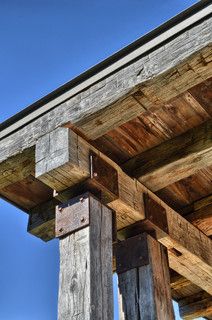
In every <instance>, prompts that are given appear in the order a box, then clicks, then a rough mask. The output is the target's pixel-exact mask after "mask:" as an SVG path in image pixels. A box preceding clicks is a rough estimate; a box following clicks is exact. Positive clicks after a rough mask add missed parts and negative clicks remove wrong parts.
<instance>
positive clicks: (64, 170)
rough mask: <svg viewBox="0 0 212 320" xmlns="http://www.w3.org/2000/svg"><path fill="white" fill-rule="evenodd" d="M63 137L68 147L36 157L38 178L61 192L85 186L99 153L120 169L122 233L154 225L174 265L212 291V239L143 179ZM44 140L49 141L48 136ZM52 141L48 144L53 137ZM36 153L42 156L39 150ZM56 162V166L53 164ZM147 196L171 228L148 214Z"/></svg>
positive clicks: (73, 137)
mask: <svg viewBox="0 0 212 320" xmlns="http://www.w3.org/2000/svg"><path fill="white" fill-rule="evenodd" d="M60 135H61V136H62V135H64V141H66V144H65V146H64V145H63V147H62V148H61V149H60V151H58V149H57V147H56V144H57V143H56V141H55V148H56V149H55V150H56V151H55V150H53V152H49V151H48V152H46V153H45V152H44V150H43V152H42V155H43V156H42V159H41V158H40V157H38V158H37V164H36V175H37V178H38V179H40V180H41V181H43V182H44V183H46V184H47V185H49V186H50V187H51V188H53V189H56V190H57V191H59V192H62V191H63V190H66V189H67V188H68V187H70V186H73V185H75V187H76V184H77V183H82V181H86V180H87V179H89V178H90V154H91V151H92V152H95V153H96V154H97V155H98V157H99V158H100V159H102V160H104V161H105V162H106V163H107V164H108V165H110V166H111V167H112V168H113V169H115V170H116V171H117V179H118V188H119V190H118V198H117V199H114V200H112V201H111V202H109V203H108V206H109V207H110V208H111V209H113V210H115V211H116V213H117V226H118V229H119V230H120V229H123V228H124V227H127V226H129V225H132V224H133V223H135V222H137V221H140V222H139V225H138V227H139V228H140V229H141V230H142V229H143V228H146V226H148V223H149V222H150V224H151V227H152V228H153V229H154V230H155V231H156V235H157V239H158V241H159V242H160V243H161V244H163V245H164V246H165V247H166V248H167V249H168V255H169V264H170V267H171V268H172V269H174V270H175V271H177V272H178V273H179V274H181V275H182V276H184V277H186V278H187V279H189V280H190V281H192V282H193V283H195V284H196V285H197V286H199V287H201V288H202V289H203V290H205V291H207V292H209V293H211V292H212V290H211V288H212V267H211V265H212V257H211V254H210V253H211V249H212V247H211V246H212V243H211V240H210V239H209V238H208V237H207V236H206V235H204V234H203V233H202V232H200V231H199V230H198V229H197V228H195V227H194V226H193V225H192V224H191V223H189V222H188V221H187V220H186V219H185V218H183V217H182V216H181V215H179V214H178V213H177V212H176V211H174V210H173V209H172V208H170V207H169V206H168V205H166V204H165V203H164V202H163V201H161V200H160V199H159V198H158V197H157V196H156V195H155V194H153V193H152V192H151V191H149V190H148V189H147V188H146V187H145V186H144V185H142V184H141V183H140V182H139V181H137V180H136V179H133V178H130V177H129V176H128V175H127V174H125V173H124V172H123V171H122V169H121V168H120V167H119V166H118V165H116V164H115V163H114V162H113V161H111V160H110V159H109V158H107V157H106V156H104V155H103V154H101V153H100V152H98V151H97V150H95V149H94V148H93V147H92V146H91V145H89V143H88V142H86V141H85V140H83V139H82V138H80V137H78V136H77V135H76V134H75V133H74V132H71V131H69V130H68V129H66V128H61V129H60ZM53 136H54V135H53ZM67 137H68V139H67ZM42 139H46V138H45V137H43V138H42ZM47 140H48V141H49V137H48V139H47ZM50 143H51V142H50ZM42 145H43V144H42V140H39V141H38V143H37V146H36V148H39V147H40V146H41V147H42ZM70 146H71V147H70ZM47 150H51V149H46V151H47ZM55 152H56V153H55ZM36 153H37V154H38V155H39V150H37V151H36ZM67 155H68V156H67ZM55 158H56V162H55V164H54V159H55ZM47 163H50V164H51V167H48V166H47ZM46 168H47V169H48V168H49V169H50V171H46ZM52 173H53V174H54V177H53V174H52ZM94 176H95V174H94ZM97 176H98V175H97ZM103 178H104V166H103V167H102V175H101V171H100V173H99V176H98V179H99V183H103V184H104V181H105V180H104V179H103ZM107 178H108V177H107ZM70 192H71V191H70ZM66 193H67V194H68V193H69V191H67V190H66ZM70 194H71V193H70ZM144 194H148V196H149V198H150V200H151V201H154V203H156V205H155V206H154V207H155V208H156V209H158V208H159V209H160V212H162V211H163V213H162V215H163V217H165V219H166V228H163V226H162V225H161V224H160V222H158V221H157V219H156V216H155V219H156V220H155V219H154V217H153V218H151V214H150V215H148V214H147V210H149V209H148V208H147V204H144V201H143V195H144ZM144 206H145V208H144ZM151 207H152V206H150V208H151ZM161 208H162V210H161ZM140 223H141V224H140Z"/></svg>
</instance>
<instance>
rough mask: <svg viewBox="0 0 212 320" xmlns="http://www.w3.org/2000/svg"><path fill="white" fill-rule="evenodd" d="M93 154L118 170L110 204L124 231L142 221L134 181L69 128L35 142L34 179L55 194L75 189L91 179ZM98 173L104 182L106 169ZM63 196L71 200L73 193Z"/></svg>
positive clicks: (106, 178) (142, 211)
mask: <svg viewBox="0 0 212 320" xmlns="http://www.w3.org/2000/svg"><path fill="white" fill-rule="evenodd" d="M92 152H94V153H95V154H97V155H98V156H99V157H100V158H101V159H102V160H103V161H105V162H106V163H108V164H110V165H111V164H112V165H111V167H112V168H114V169H115V170H116V171H117V180H118V197H117V199H115V200H114V201H112V202H111V203H110V207H111V208H112V209H113V210H115V211H117V212H118V218H117V224H118V228H119V229H120V228H123V227H125V226H126V225H128V224H132V223H134V222H136V221H139V220H140V219H142V218H144V210H143V203H142V201H141V195H140V194H139V193H138V192H137V183H136V181H135V180H133V179H131V178H130V177H128V176H127V175H126V174H125V173H124V172H123V171H122V170H121V169H120V168H119V167H118V166H117V165H116V164H115V163H114V162H112V161H111V160H110V159H108V158H107V157H106V156H104V155H103V154H102V153H100V152H99V151H98V150H96V149H95V148H94V147H92V146H91V145H90V144H89V143H88V142H86V141H85V140H84V139H82V138H81V137H79V136H78V135H76V134H75V133H74V132H73V131H71V130H70V129H68V128H59V129H56V130H55V131H54V132H52V133H51V134H50V135H47V136H44V137H42V138H41V139H39V140H38V142H37V145H36V177H37V179H39V180H40V181H42V182H43V183H46V184H47V185H48V186H50V187H51V188H52V189H55V190H56V191H57V192H61V191H64V190H66V189H67V188H70V187H74V186H76V185H77V184H79V183H82V182H83V181H86V180H88V179H89V178H90V176H91V163H90V159H91V153H92ZM100 171H101V173H100V174H101V175H102V176H103V174H104V175H106V176H105V177H104V181H107V180H108V176H107V174H108V172H107V170H106V171H105V170H104V167H103V168H101V169H100ZM105 172H106V173H105ZM96 173H97V172H94V173H93V174H94V175H95V174H96ZM111 178H112V176H111ZM97 180H98V177H97ZM66 196H68V197H69V198H70V197H71V196H72V194H69V193H68V192H66ZM62 197H63V195H62ZM57 198H58V199H59V200H61V195H60V194H59V196H58V197H57Z"/></svg>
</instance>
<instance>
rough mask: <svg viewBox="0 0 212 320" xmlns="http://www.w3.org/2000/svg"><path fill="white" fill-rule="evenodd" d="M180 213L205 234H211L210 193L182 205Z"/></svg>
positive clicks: (211, 204) (211, 198) (211, 197)
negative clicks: (186, 204)
mask: <svg viewBox="0 0 212 320" xmlns="http://www.w3.org/2000/svg"><path fill="white" fill-rule="evenodd" d="M182 214H183V216H184V217H185V218H186V219H187V220H188V221H190V222H191V223H192V224H193V225H194V226H195V227H197V228H198V229H200V230H201V231H202V232H203V233H205V234H206V235H207V236H209V237H211V236H212V195H209V196H207V197H205V198H202V199H200V200H197V201H195V202H193V203H192V204H190V205H188V206H186V207H184V208H183V209H182Z"/></svg>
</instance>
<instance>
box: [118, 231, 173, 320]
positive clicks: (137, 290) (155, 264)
mask: <svg viewBox="0 0 212 320" xmlns="http://www.w3.org/2000/svg"><path fill="white" fill-rule="evenodd" d="M146 241H147V245H148V256H149V263H148V264H146V265H143V266H140V267H138V268H134V269H131V270H129V271H127V272H124V273H121V274H119V275H118V278H119V290H120V295H121V297H122V308H123V309H122V310H121V314H122V320H125V319H126V320H171V319H174V314H173V306H172V299H171V290H170V279H169V268H168V262H167V255H166V254H165V252H164V248H163V247H162V246H161V245H160V244H159V243H158V242H157V241H156V240H155V239H153V238H152V237H151V236H149V235H147V237H146Z"/></svg>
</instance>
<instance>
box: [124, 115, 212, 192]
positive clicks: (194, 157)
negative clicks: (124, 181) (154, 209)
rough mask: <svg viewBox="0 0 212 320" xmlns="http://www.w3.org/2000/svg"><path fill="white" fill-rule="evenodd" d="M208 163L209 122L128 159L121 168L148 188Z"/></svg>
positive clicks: (211, 158) (211, 160) (211, 152)
mask: <svg viewBox="0 0 212 320" xmlns="http://www.w3.org/2000/svg"><path fill="white" fill-rule="evenodd" d="M210 165H212V121H211V120H209V121H207V122H205V123H204V124H202V125H200V126H199V127H195V128H193V129H191V130H189V131H187V132H185V133H184V134H182V135H180V136H177V137H175V138H173V139H171V140H168V141H166V142H164V143H162V144H160V145H158V146H156V147H154V148H152V149H150V150H147V151H145V152H143V153H141V154H139V155H137V156H135V157H134V158H132V159H130V160H129V161H128V162H127V163H125V165H124V166H123V168H124V170H126V172H127V173H128V174H130V175H131V176H133V177H136V178H137V179H138V180H139V181H140V182H142V183H143V184H144V185H145V186H146V187H148V188H149V189H150V190H152V191H157V190H160V189H162V188H164V187H166V186H168V185H170V184H172V183H174V182H176V181H179V180H181V179H184V178H186V177H188V176H190V175H192V174H194V173H196V172H197V171H198V170H200V169H202V168H204V167H207V166H210Z"/></svg>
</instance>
